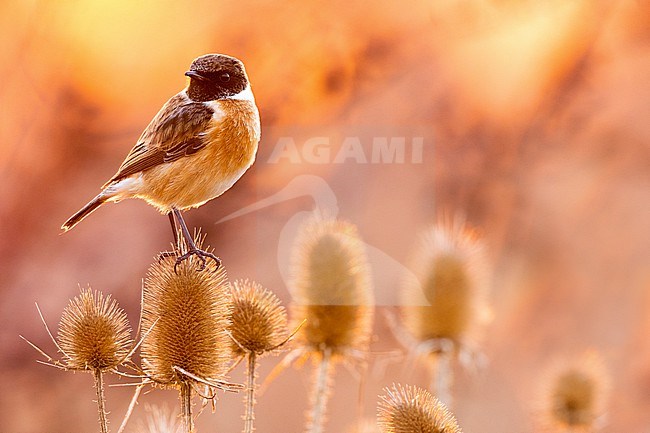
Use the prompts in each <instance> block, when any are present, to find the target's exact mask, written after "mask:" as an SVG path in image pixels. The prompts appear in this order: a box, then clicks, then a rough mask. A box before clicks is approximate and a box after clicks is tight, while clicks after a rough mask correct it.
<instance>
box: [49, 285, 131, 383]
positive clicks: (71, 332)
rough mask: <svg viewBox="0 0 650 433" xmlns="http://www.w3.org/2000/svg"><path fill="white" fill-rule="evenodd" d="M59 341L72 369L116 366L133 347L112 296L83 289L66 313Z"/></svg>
mask: <svg viewBox="0 0 650 433" xmlns="http://www.w3.org/2000/svg"><path fill="white" fill-rule="evenodd" d="M57 340H58V343H59V346H60V347H61V349H62V350H63V352H65V355H66V358H65V359H64V363H65V364H66V366H67V367H69V368H71V369H80V370H95V371H96V370H107V369H110V368H114V367H117V366H118V365H119V364H120V363H121V362H123V361H124V358H125V357H126V356H127V355H128V353H129V350H130V347H131V345H132V340H131V327H130V326H129V321H128V319H127V317H126V314H125V313H124V311H123V310H122V309H121V308H119V306H118V304H117V302H116V301H115V300H114V299H111V296H110V295H108V296H106V297H104V295H103V294H102V293H101V292H99V291H95V290H92V289H91V288H90V287H88V288H86V289H81V293H80V294H79V295H78V296H75V297H74V298H73V299H72V300H70V303H69V304H68V306H67V307H66V308H65V310H63V314H62V316H61V322H60V323H59V331H58V336H57Z"/></svg>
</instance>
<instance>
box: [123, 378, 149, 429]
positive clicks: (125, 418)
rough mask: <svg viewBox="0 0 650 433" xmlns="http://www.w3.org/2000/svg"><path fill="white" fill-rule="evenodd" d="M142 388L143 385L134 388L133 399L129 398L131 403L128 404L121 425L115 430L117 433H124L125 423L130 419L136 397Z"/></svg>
mask: <svg viewBox="0 0 650 433" xmlns="http://www.w3.org/2000/svg"><path fill="white" fill-rule="evenodd" d="M142 388H144V384H140V385H138V386H136V388H135V391H134V392H133V397H132V398H131V403H129V408H128V409H127V410H126V414H125V415H124V419H123V420H122V425H120V428H119V429H118V430H117V433H122V432H124V429H125V428H126V423H127V422H129V418H131V414H132V413H133V409H134V408H135V405H136V404H137V403H138V397H140V392H141V391H142Z"/></svg>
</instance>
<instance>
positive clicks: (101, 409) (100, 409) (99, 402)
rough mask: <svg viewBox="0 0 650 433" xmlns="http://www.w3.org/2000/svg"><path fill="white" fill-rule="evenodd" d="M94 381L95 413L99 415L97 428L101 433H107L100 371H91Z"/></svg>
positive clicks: (102, 381)
mask: <svg viewBox="0 0 650 433" xmlns="http://www.w3.org/2000/svg"><path fill="white" fill-rule="evenodd" d="M93 378H94V379H95V390H96V391H97V411H98V413H99V427H100V429H101V432H102V433H108V421H107V420H106V408H105V406H104V377H103V375H102V371H101V370H99V369H97V370H93Z"/></svg>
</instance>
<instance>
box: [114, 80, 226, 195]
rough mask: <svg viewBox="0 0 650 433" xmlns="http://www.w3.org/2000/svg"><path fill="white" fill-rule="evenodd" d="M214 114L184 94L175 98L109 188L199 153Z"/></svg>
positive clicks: (162, 112)
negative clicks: (144, 172)
mask: <svg viewBox="0 0 650 433" xmlns="http://www.w3.org/2000/svg"><path fill="white" fill-rule="evenodd" d="M213 114H214V110H213V109H212V108H210V107H209V106H207V105H205V104H203V103H201V102H193V101H191V100H190V99H188V98H187V96H186V95H185V94H184V92H181V93H179V94H177V95H176V96H174V97H172V98H171V99H170V100H169V101H167V103H166V104H165V105H164V106H163V107H162V108H161V110H160V111H159V112H158V114H156V117H154V118H153V120H152V121H151V123H149V126H147V128H146V129H145V130H144V132H143V133H142V135H141V136H140V138H139V139H138V142H137V143H136V145H135V146H134V147H133V149H131V151H130V152H129V154H128V155H127V157H126V159H125V160H124V162H123V163H122V165H121V166H120V168H119V170H118V171H117V173H115V175H114V176H113V177H112V178H111V180H109V181H108V182H107V183H106V185H108V184H110V183H112V182H115V181H118V180H120V179H124V178H125V177H128V176H131V175H133V174H136V173H139V172H141V171H146V170H149V169H151V168H153V167H156V166H158V165H160V164H164V163H167V162H172V161H175V160H177V159H179V158H182V157H184V156H187V155H192V154H194V153H196V152H198V151H200V150H201V149H203V148H204V147H205V146H206V145H207V140H205V134H204V133H205V132H206V130H207V129H208V125H209V123H210V119H211V118H212V115H213Z"/></svg>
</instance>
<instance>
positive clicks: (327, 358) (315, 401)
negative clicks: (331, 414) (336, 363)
mask: <svg viewBox="0 0 650 433" xmlns="http://www.w3.org/2000/svg"><path fill="white" fill-rule="evenodd" d="M331 361H332V350H331V349H329V348H327V349H325V350H324V351H323V354H322V358H321V361H320V364H319V365H318V369H317V370H316V382H315V383H314V393H313V394H312V399H311V401H312V411H311V417H310V422H309V426H308V430H307V431H308V433H322V432H323V426H324V424H325V412H326V410H327V400H328V399H329V393H330V383H329V381H330V378H331V375H332V371H331V368H332V363H331Z"/></svg>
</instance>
